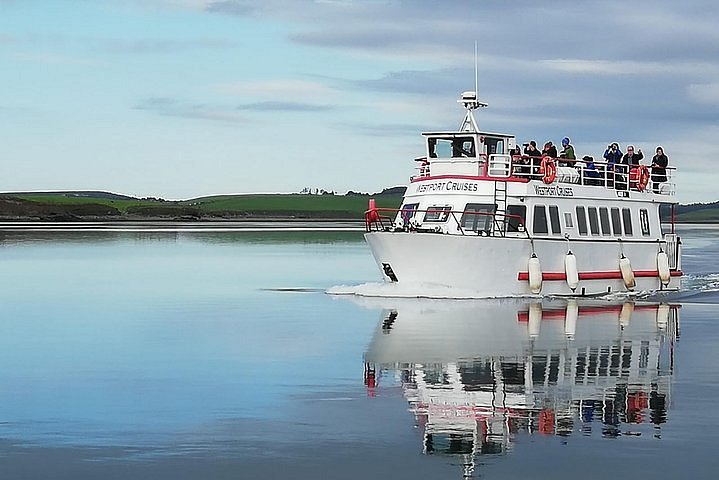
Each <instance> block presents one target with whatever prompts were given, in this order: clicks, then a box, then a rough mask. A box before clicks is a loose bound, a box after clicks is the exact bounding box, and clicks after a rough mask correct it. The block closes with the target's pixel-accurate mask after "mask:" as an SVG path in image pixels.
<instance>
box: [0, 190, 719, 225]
mask: <svg viewBox="0 0 719 480" xmlns="http://www.w3.org/2000/svg"><path fill="white" fill-rule="evenodd" d="M405 190H406V188H405V187H403V186H396V187H389V188H385V189H383V190H382V191H380V192H376V193H372V194H370V193H361V192H352V191H350V192H347V194H345V195H336V194H332V193H328V192H325V193H320V194H314V195H313V194H299V193H291V194H239V195H213V196H209V197H198V198H193V199H190V200H182V201H169V200H164V199H162V198H152V197H147V198H136V197H132V196H129V195H121V194H116V193H110V192H103V191H93V190H87V191H63V192H13V193H7V194H0V219H4V220H38V219H40V220H50V221H52V220H57V221H61V220H67V221H72V220H78V221H81V220H96V219H105V220H145V219H148V220H156V219H166V220H177V219H181V220H193V219H194V220H242V219H247V220H250V219H261V218H263V219H264V218H267V219H273V218H276V219H292V218H296V219H342V220H361V219H362V218H363V214H364V211H365V210H366V209H367V204H368V200H369V198H374V199H375V201H376V204H377V206H378V207H380V208H399V206H400V204H401V201H402V196H403V195H404V192H405ZM661 214H662V219H663V220H665V221H668V220H669V219H670V218H671V210H670V208H668V206H663V207H662V209H661ZM675 218H676V221H677V222H681V223H719V201H717V202H712V203H693V204H689V205H678V206H677V207H676V209H675Z"/></svg>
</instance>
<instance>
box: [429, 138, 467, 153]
mask: <svg viewBox="0 0 719 480" xmlns="http://www.w3.org/2000/svg"><path fill="white" fill-rule="evenodd" d="M475 152H476V150H475V148H474V138H473V137H441V138H437V137H433V138H428V139H427V155H429V157H430V158H458V157H475V156H476V154H475Z"/></svg>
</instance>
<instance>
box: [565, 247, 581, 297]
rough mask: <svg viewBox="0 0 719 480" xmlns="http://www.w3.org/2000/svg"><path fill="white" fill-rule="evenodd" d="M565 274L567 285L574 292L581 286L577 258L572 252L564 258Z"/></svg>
mask: <svg viewBox="0 0 719 480" xmlns="http://www.w3.org/2000/svg"><path fill="white" fill-rule="evenodd" d="M564 273H566V274H567V285H569V288H570V289H571V290H572V292H574V291H575V290H576V289H577V285H579V272H578V271H577V257H576V256H574V254H573V253H572V251H571V250H570V251H569V252H567V255H565V256H564Z"/></svg>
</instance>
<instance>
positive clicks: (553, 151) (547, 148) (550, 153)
mask: <svg viewBox="0 0 719 480" xmlns="http://www.w3.org/2000/svg"><path fill="white" fill-rule="evenodd" d="M542 156H543V157H544V156H547V157H552V158H557V147H555V146H554V145H553V144H552V142H547V143H545V144H544V148H543V149H542Z"/></svg>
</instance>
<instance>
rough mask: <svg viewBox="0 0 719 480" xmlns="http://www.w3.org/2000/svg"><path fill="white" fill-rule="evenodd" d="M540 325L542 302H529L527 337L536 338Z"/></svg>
mask: <svg viewBox="0 0 719 480" xmlns="http://www.w3.org/2000/svg"><path fill="white" fill-rule="evenodd" d="M541 325H542V304H541V303H531V304H529V325H528V327H529V338H537V337H538V336H539V329H540V326H541Z"/></svg>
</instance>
